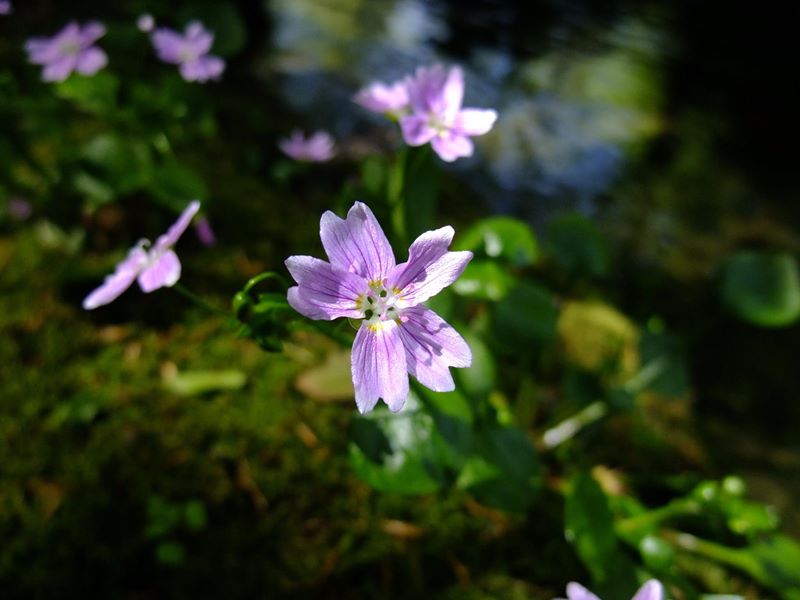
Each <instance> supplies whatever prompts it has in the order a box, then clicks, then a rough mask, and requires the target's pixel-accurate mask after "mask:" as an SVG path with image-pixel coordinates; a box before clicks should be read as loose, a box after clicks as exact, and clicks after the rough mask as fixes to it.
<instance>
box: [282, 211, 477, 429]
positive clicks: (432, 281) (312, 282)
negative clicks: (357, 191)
mask: <svg viewBox="0 0 800 600" xmlns="http://www.w3.org/2000/svg"><path fill="white" fill-rule="evenodd" d="M453 233H454V232H453V228H452V227H449V226H448V227H442V228H441V229H436V230H435V231H428V232H426V233H423V234H422V235H420V236H419V237H418V238H417V239H416V240H415V241H414V243H413V244H411V247H410V248H409V251H408V261H406V262H404V263H401V264H399V265H398V264H396V263H395V258H394V253H393V252H392V247H391V246H390V245H389V241H388V240H387V239H386V235H385V234H384V233H383V230H382V229H381V226H380V225H379V224H378V221H377V219H375V216H374V215H373V214H372V211H371V210H370V209H369V207H367V206H366V205H365V204H362V203H361V202H356V203H355V204H354V205H353V207H352V208H351V209H350V211H349V212H348V213H347V218H346V219H340V218H339V217H337V216H336V215H335V214H333V213H332V212H330V211H328V212H326V213H325V214H323V215H322V219H321V221H320V237H321V238H322V245H323V247H324V248H325V252H326V254H327V255H328V259H329V260H330V262H326V261H324V260H320V259H318V258H313V257H311V256H290V257H289V258H288V259H286V268H287V269H288V270H289V273H291V275H292V277H293V278H294V280H295V281H296V282H297V284H298V285H296V286H295V287H292V288H290V289H289V291H288V294H287V296H288V300H289V304H290V305H291V306H292V307H293V308H294V309H295V310H296V311H297V312H299V313H300V314H302V315H304V316H306V317H308V318H310V319H323V320H332V319H336V318H339V317H347V318H350V319H363V321H362V322H361V326H360V328H359V330H358V333H357V334H356V339H355V341H354V342H353V350H352V353H351V357H350V364H351V372H352V377H353V386H354V387H355V399H356V405H357V406H358V410H359V411H360V412H361V413H366V412H369V411H370V410H372V409H373V408H374V407H375V405H376V404H377V403H378V399H380V398H382V399H383V401H384V402H385V403H386V404H387V405H388V406H389V409H390V410H392V411H395V412H396V411H399V410H400V409H401V408H403V405H404V404H405V402H406V399H407V397H408V388H409V386H408V375H409V374H411V375H413V376H414V377H416V378H417V380H418V381H419V382H420V383H421V384H423V385H425V386H427V387H429V388H430V389H432V390H434V391H437V392H445V391H450V390H453V389H454V388H455V384H454V382H453V377H452V375H451V374H450V369H449V367H468V366H469V365H470V364H471V363H472V352H471V351H470V349H469V346H468V345H467V343H466V342H465V341H464V339H463V338H462V337H461V336H460V335H459V334H458V332H457V331H456V330H455V329H453V328H452V327H451V326H450V325H449V324H447V323H446V322H445V321H444V319H442V318H441V317H440V316H439V315H437V314H436V313H435V312H433V311H432V310H430V309H429V308H426V307H425V306H422V303H423V302H424V301H425V300H427V299H428V298H431V297H432V296H435V295H436V294H438V293H439V292H440V291H441V290H442V289H444V288H446V287H447V286H449V285H450V284H451V283H453V282H454V281H455V280H456V279H458V277H459V276H460V275H461V273H462V272H463V271H464V268H465V267H466V266H467V263H468V262H469V261H470V260H471V259H472V253H471V252H450V251H448V247H449V246H450V242H451V241H452V239H453Z"/></svg>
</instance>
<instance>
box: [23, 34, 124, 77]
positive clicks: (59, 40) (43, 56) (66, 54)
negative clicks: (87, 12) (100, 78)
mask: <svg viewBox="0 0 800 600" xmlns="http://www.w3.org/2000/svg"><path fill="white" fill-rule="evenodd" d="M105 33H106V28H105V27H104V26H103V24H102V23H98V22H97V21H92V22H90V23H87V24H86V25H84V26H83V27H81V26H80V25H78V23H76V22H75V21H73V22H71V23H69V24H67V25H66V26H65V27H64V28H63V29H62V30H61V31H59V32H58V33H57V34H55V35H54V36H53V37H50V38H32V39H30V40H28V41H27V42H25V50H26V51H27V53H28V60H29V61H30V62H32V63H33V64H35V65H43V66H44V69H42V80H43V81H64V80H65V79H66V78H67V77H69V76H70V74H71V73H72V72H73V71H77V72H78V73H80V74H81V75H94V74H95V73H97V72H98V71H99V70H100V69H102V68H103V67H105V66H106V63H107V62H108V57H107V56H106V53H105V52H103V51H102V50H101V49H100V48H98V47H97V46H95V45H94V43H95V42H96V41H97V40H99V39H100V38H101V37H103V36H104V35H105Z"/></svg>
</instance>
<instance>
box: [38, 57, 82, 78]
mask: <svg viewBox="0 0 800 600" xmlns="http://www.w3.org/2000/svg"><path fill="white" fill-rule="evenodd" d="M77 61H78V59H77V57H76V56H74V55H72V54H70V55H67V56H65V57H63V58H59V59H58V60H56V61H55V62H51V63H49V64H48V65H46V66H45V68H44V69H42V81H64V80H65V79H66V78H67V77H69V76H70V74H72V71H73V70H74V69H75V64H76V63H77Z"/></svg>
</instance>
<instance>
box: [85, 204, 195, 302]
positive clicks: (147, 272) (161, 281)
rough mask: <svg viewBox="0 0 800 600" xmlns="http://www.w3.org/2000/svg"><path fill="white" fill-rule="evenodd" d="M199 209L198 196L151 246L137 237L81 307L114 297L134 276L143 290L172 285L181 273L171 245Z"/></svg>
mask: <svg viewBox="0 0 800 600" xmlns="http://www.w3.org/2000/svg"><path fill="white" fill-rule="evenodd" d="M198 210H200V203H199V202H198V201H197V200H194V201H192V202H190V203H189V205H188V206H187V207H186V208H185V209H184V211H183V213H181V216H180V217H178V220H177V221H175V223H174V224H173V225H172V227H170V228H169V229H168V230H167V233H165V234H164V235H161V236H159V237H158V239H157V240H156V243H155V244H153V245H152V246H151V245H150V241H149V240H144V239H143V240H140V241H139V243H137V244H136V245H135V246H134V247H133V248H131V249H130V251H129V252H128V256H126V257H125V259H124V260H123V261H122V262H121V263H119V264H118V265H117V268H116V269H115V270H114V272H113V273H112V274H111V275H109V276H108V277H106V279H105V281H104V282H103V284H102V285H101V286H100V287H98V288H97V289H96V290H94V291H93V292H92V293H91V294H89V295H88V296H86V299H85V300H84V301H83V308H85V309H86V310H92V309H95V308H97V307H98V306H103V305H104V304H108V303H109V302H112V301H114V300H116V299H117V298H118V297H119V296H120V295H121V294H122V293H123V292H124V291H125V290H127V289H128V288H129V287H130V286H131V284H133V280H134V279H136V280H138V281H139V287H140V288H142V291H143V292H144V293H146V294H149V293H150V292H153V291H155V290H157V289H159V288H162V287H171V286H173V285H175V284H176V283H177V282H178V279H180V276H181V261H180V260H179V259H178V255H177V254H175V252H173V251H172V247H173V246H174V245H175V244H176V243H177V242H178V240H179V239H180V237H181V235H183V232H184V231H186V228H187V227H188V226H189V223H191V222H192V218H193V217H194V216H195V215H196V214H197V211H198Z"/></svg>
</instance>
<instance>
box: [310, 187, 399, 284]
mask: <svg viewBox="0 0 800 600" xmlns="http://www.w3.org/2000/svg"><path fill="white" fill-rule="evenodd" d="M319 236H320V238H321V239H322V245H323V247H324V248H325V252H326V253H327V255H328V259H329V260H330V261H331V264H332V265H333V266H335V267H336V268H338V269H341V270H343V271H349V272H351V273H357V274H358V275H361V276H362V277H364V278H366V279H367V280H368V281H381V280H383V279H384V278H385V277H386V276H387V275H388V274H389V273H390V272H391V270H392V269H393V268H394V266H395V262H394V252H392V247H391V245H390V244H389V240H387V239H386V234H385V233H383V229H381V226H380V224H379V223H378V220H377V219H376V218H375V215H374V214H372V211H371V210H370V209H369V207H368V206H367V205H366V204H363V203H362V202H356V203H355V204H353V206H352V208H351V209H350V210H349V211H348V213H347V218H346V219H340V218H339V217H337V216H336V215H335V214H333V213H332V212H331V211H327V212H325V213H324V214H323V215H322V219H321V220H320V224H319Z"/></svg>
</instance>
